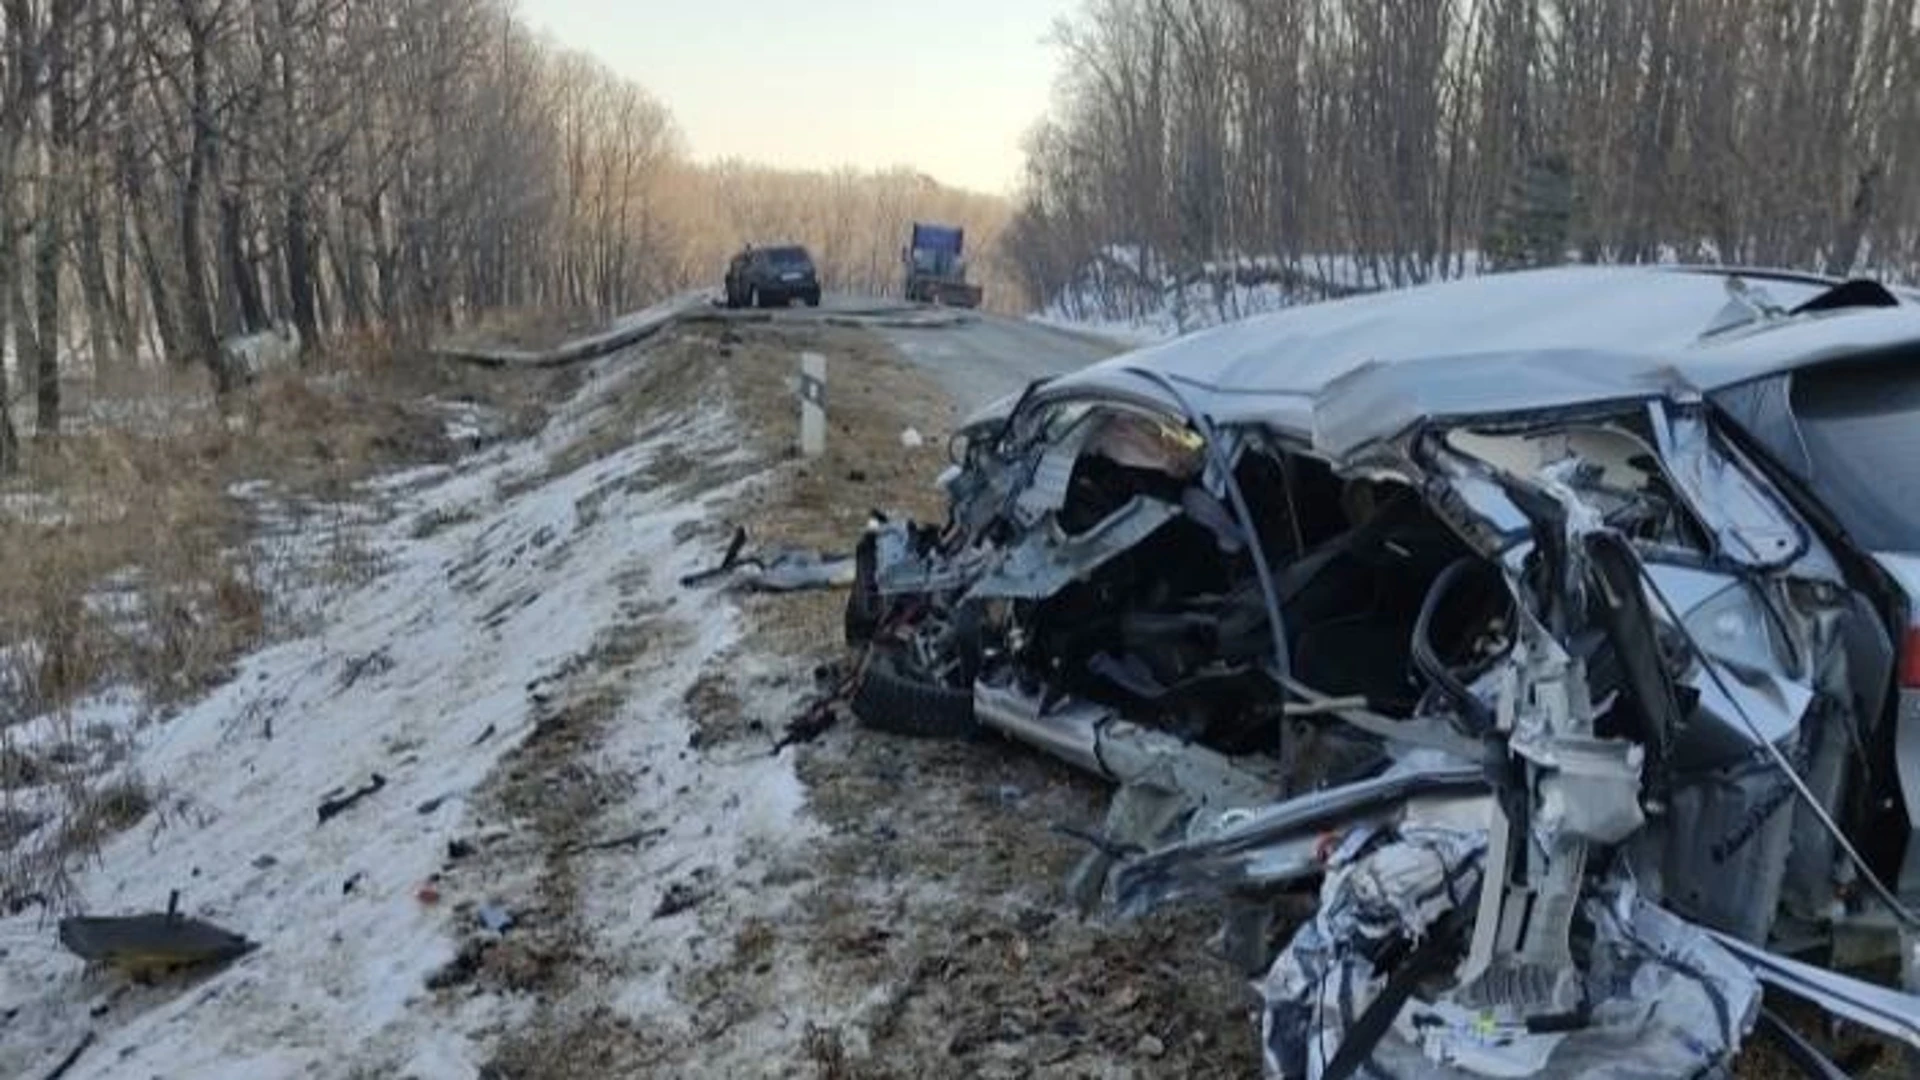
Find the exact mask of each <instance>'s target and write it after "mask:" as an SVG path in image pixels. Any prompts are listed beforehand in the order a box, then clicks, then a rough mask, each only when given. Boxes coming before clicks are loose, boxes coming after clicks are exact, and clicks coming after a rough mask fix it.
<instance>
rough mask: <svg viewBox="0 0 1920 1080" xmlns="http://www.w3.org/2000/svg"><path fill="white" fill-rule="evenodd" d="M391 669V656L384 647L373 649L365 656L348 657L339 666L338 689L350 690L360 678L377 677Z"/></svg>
mask: <svg viewBox="0 0 1920 1080" xmlns="http://www.w3.org/2000/svg"><path fill="white" fill-rule="evenodd" d="M392 670H393V657H392V656H391V655H389V654H388V652H387V650H385V649H375V650H374V651H373V652H370V653H367V654H366V655H365V656H353V657H348V658H347V662H346V663H345V664H343V665H341V668H340V689H341V690H351V689H353V687H354V686H355V685H356V684H358V683H359V682H360V680H361V679H365V678H369V677H376V678H377V677H378V676H381V675H385V674H386V673H387V672H389V671H392Z"/></svg>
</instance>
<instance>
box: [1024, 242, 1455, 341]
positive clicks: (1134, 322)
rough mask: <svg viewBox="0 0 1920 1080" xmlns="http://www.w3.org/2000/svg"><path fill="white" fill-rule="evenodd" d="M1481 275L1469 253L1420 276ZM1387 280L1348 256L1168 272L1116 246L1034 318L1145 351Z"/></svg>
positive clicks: (1260, 259)
mask: <svg viewBox="0 0 1920 1080" xmlns="http://www.w3.org/2000/svg"><path fill="white" fill-rule="evenodd" d="M1403 269H1404V268H1403ZM1484 269H1485V267H1484V264H1483V260H1482V259H1481V257H1480V255H1479V254H1478V253H1477V252H1469V253H1466V254H1464V255H1461V256H1458V257H1456V258H1454V259H1452V260H1450V261H1449V262H1448V263H1447V264H1446V265H1445V266H1443V267H1432V268H1428V269H1427V270H1426V273H1428V274H1430V275H1432V276H1436V277H1449V278H1452V277H1472V276H1475V275H1477V274H1480V273H1482V272H1483V271H1484ZM1394 280H1395V277H1394V268H1393V267H1392V266H1391V265H1389V264H1388V263H1387V262H1385V261H1382V260H1377V259H1363V258H1359V257H1356V256H1353V255H1338V254H1319V255H1306V256H1302V257H1301V258H1299V259H1284V258H1280V257H1278V256H1272V255H1240V256H1232V257H1227V258H1222V259H1217V260H1214V261H1211V262H1207V263H1205V264H1202V265H1201V266H1200V267H1199V268H1198V269H1196V270H1192V271H1188V272H1185V273H1175V272H1174V271H1173V270H1172V269H1171V268H1169V267H1166V266H1163V265H1159V264H1157V263H1156V262H1155V260H1152V259H1148V258H1144V257H1143V256H1142V255H1141V253H1140V252H1139V251H1138V250H1137V249H1132V248H1126V247H1115V248H1111V249H1109V250H1108V251H1107V252H1105V253H1104V255H1103V256H1102V257H1101V258H1100V259H1097V260H1095V261H1094V262H1093V263H1092V264H1090V265H1089V266H1088V267H1087V269H1086V270H1085V271H1083V272H1082V274H1081V275H1080V278H1079V280H1078V281H1077V282H1076V283H1075V284H1074V285H1073V286H1072V287H1070V288H1068V289H1066V290H1065V291H1064V292H1062V293H1061V294H1060V295H1059V296H1057V297H1055V298H1054V300H1053V302H1052V303H1051V304H1049V305H1047V307H1046V309H1045V310H1043V311H1041V312H1039V313H1038V314H1036V315H1035V316H1033V318H1034V319H1035V320H1036V321H1038V322H1042V323H1046V324H1048V325H1052V326H1059V327H1063V328H1066V329H1073V330H1083V331H1091V332H1093V333H1097V334H1100V335H1102V336H1104V337H1107V338H1110V339H1112V340H1115V341H1124V342H1127V343H1130V344H1134V345H1150V344H1154V343H1156V342H1161V341H1166V340H1169V339H1171V338H1176V337H1180V336H1181V335H1183V334H1190V333H1193V332H1195V331H1198V330H1205V329H1207V328H1209V327H1213V326H1219V325H1221V324H1224V323H1231V322H1237V321H1239V320H1241V319H1245V318H1249V317H1251V316H1255V315H1264V314H1267V313H1269V312H1274V311H1280V310H1282V309H1285V308H1289V307H1294V306H1296V305H1299V304H1303V303H1312V302H1314V301H1318V300H1324V299H1327V298H1328V297H1330V296H1338V295H1343V294H1350V293H1355V292H1374V291H1378V290H1381V289H1386V288H1390V287H1392V283H1393V281H1394Z"/></svg>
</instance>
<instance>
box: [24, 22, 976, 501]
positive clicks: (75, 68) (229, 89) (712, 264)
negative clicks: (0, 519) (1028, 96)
mask: <svg viewBox="0 0 1920 1080" xmlns="http://www.w3.org/2000/svg"><path fill="white" fill-rule="evenodd" d="M1007 215H1008V207H1007V206H1006V204H1005V203H1004V201H1003V200H999V199H995V198H989V197H982V196H971V195H965V194H962V193H957V192H954V191H951V190H949V189H945V188H942V187H940V186H939V185H937V184H934V183H932V182H931V181H929V180H927V179H926V178H924V177H921V176H918V175H916V174H913V173H911V172H908V171H893V172H883V173H860V172H854V171H841V172H836V173H830V174H809V173H792V172H779V171H775V170H770V169H762V168H754V167H749V166H746V165H741V164H736V163H723V164H720V165H709V166H696V165H693V164H691V163H690V162H688V161H687V160H686V157H685V153H684V149H683V146H682V140H681V138H680V136H679V133H678V130H677V128H676V127H675V125H674V123H673V120H672V117H671V115H670V114H669V112H668V111H667V109H666V108H665V107H663V106H662V105H661V104H660V103H659V102H658V101H656V100H655V99H654V98H652V97H651V96H649V95H648V94H647V92H646V91H645V90H643V89H641V88H640V87H639V86H638V85H636V84H635V83H634V82H632V81H631V80H628V79H624V78H621V77H618V76H616V75H614V74H612V73H610V72H609V71H607V70H606V69H604V68H603V67H601V66H599V65H598V64H596V63H595V62H594V61H592V60H590V59H588V58H586V57H583V56H581V55H578V54H573V53H567V52H564V51H561V50H559V49H557V48H555V47H554V46H553V45H551V44H550V43H548V42H545V41H542V40H540V39H537V38H535V37H534V36H533V35H532V34H531V33H530V32H529V31H528V30H527V29H526V28H525V26H524V25H523V24H522V23H520V22H519V21H518V20H517V19H516V18H515V16H514V13H513V10H512V6H511V0H0V344H3V345H4V349H0V354H3V355H4V356H5V357H6V358H7V360H8V363H7V364H5V365H0V471H5V470H8V469H11V468H12V466H13V464H14V462H15V461H16V460H17V456H18V443H17V440H16V437H15V433H14V422H13V419H12V417H13V410H12V409H10V408H8V407H7V406H8V403H9V402H11V401H14V400H19V399H23V398H24V399H30V400H32V401H33V402H34V403H35V408H34V410H33V417H34V420H33V427H34V432H35V434H36V435H41V436H53V435H56V434H58V432H59V430H60V426H61V423H62V419H61V415H62V410H61V406H62V402H61V389H62V374H63V373H64V374H66V375H67V376H68V377H69V378H71V377H73V376H74V375H75V374H77V373H86V374H92V375H95V376H110V375H112V374H114V373H115V372H117V371H122V370H126V369H130V368H132V367H134V366H136V365H142V364H159V363H173V364H181V365H202V366H204V367H205V368H206V369H207V370H208V372H209V375H210V378H211V381H212V383H213V385H214V387H215V389H216V390H217V391H218V392H220V393H221V394H226V393H227V392H229V391H231V390H232V389H233V388H234V385H235V382H236V379H237V378H239V376H240V373H238V372H237V371H236V370H235V369H234V366H233V365H232V364H230V363H229V362H228V361H227V360H226V359H224V358H223V355H222V352H223V350H222V347H221V345H222V342H225V341H227V340H229V339H231V338H234V337H236V336H240V335H247V334H254V333H260V332H263V331H265V330H266V329H268V328H270V327H271V328H275V330H276V331H278V332H283V333H284V332H288V331H290V330H297V331H298V335H299V339H300V341H301V343H302V345H303V347H304V348H307V349H312V348H314V347H316V346H318V345H319V344H320V343H321V342H323V341H324V340H325V339H326V338H327V337H328V336H329V335H335V334H339V333H341V332H343V331H358V330H361V329H373V330H379V331H382V332H399V333H402V334H406V335H411V336H416V337H418V336H425V335H431V334H434V333H437V332H438V331H440V330H441V329H443V328H445V327H448V326H450V325H453V324H458V323H461V322H464V321H467V320H470V319H472V318H474V317H476V316H478V315H480V314H483V313H489V312H496V311H501V310H528V309H546V310H554V309H559V310H564V311H567V312H575V313H578V312H597V313H599V314H602V315H606V314H611V313H616V312H619V311H623V310H631V309H632V308H634V307H637V306H640V305H642V304H644V303H647V302H650V301H652V300H653V299H655V298H657V297H658V296H659V295H661V294H662V293H664V292H666V291H668V290H671V289H676V288H684V287H686V286H687V285H689V284H692V283H698V282H710V281H713V280H715V279H717V277H718V274H719V270H720V268H721V267H722V266H723V265H724V263H725V260H726V257H727V255H728V254H730V253H731V251H732V250H733V249H734V248H736V247H737V246H738V245H740V244H741V243H744V242H747V241H755V240H758V241H766V240H770V239H778V238H786V239H792V240H795V241H799V242H803V243H807V244H809V245H810V246H812V247H813V248H814V249H815V250H816V252H817V253H818V255H819V257H820V259H821V261H822V263H823V267H824V269H825V271H826V273H827V275H828V278H829V282H830V287H836V288H853V289H864V290H869V291H876V292H878V291H884V289H885V287H887V286H889V285H891V284H893V283H894V279H895V278H896V277H897V274H898V263H897V252H898V247H899V244H900V243H901V240H902V238H903V237H904V235H905V230H906V226H907V223H908V222H909V221H910V220H912V219H914V218H916V217H933V218H938V219H941V220H953V221H956V222H959V223H963V224H968V225H971V226H973V228H974V240H975V243H976V247H981V248H984V247H985V246H990V245H991V243H992V240H993V236H994V233H996V232H997V231H998V229H999V228H1000V226H1001V225H1002V224H1004V221H1005V219H1006V217H1007ZM1001 291H1002V292H1003V294H1004V293H1006V292H1009V291H1010V290H1001Z"/></svg>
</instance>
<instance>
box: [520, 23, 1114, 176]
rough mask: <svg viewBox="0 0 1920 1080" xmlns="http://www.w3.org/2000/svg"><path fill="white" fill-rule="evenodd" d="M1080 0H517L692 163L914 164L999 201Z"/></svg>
mask: <svg viewBox="0 0 1920 1080" xmlns="http://www.w3.org/2000/svg"><path fill="white" fill-rule="evenodd" d="M1076 6H1077V0H786V2H784V3H783V2H779V0H520V10H521V13H522V15H524V17H525V18H526V21H527V22H528V24H530V25H531V26H532V27H533V28H534V29H535V30H536V31H545V32H547V33H549V34H551V35H552V36H553V37H554V38H555V39H557V40H558V41H559V43H560V44H561V45H563V46H566V47H568V48H573V49H579V50H582V51H584V52H588V53H591V54H593V55H594V56H596V57H598V58H599V59H600V60H601V61H602V62H604V63H605V64H607V65H608V66H609V67H611V68H613V69H614V70H615V71H617V72H620V73H621V74H624V75H628V76H631V77H632V78H634V79H635V80H637V81H639V82H640V83H641V84H642V85H644V86H645V87H646V88H647V89H648V90H650V91H652V92H653V94H654V96H655V97H658V98H659V99H660V100H661V101H662V102H663V103H665V104H666V105H667V107H668V108H670V109H672V110H673V115H674V118H675V119H676V120H678V121H679V124H680V128H681V130H682V131H683V132H685V134H686V138H687V142H688V143H689V144H690V147H691V149H692V151H693V153H694V155H695V156H696V157H698V158H701V159H712V158H721V157H739V158H745V159H750V160H754V161H759V162H764V163H767V164H771V165H781V166H790V167H796V168H831V167H834V166H837V165H847V164H850V165H857V166H860V167H862V168H886V167H889V166H894V165H911V166H913V167H914V168H917V169H919V170H920V171H922V172H925V173H927V174H928V175H930V176H933V177H934V178H936V179H938V180H941V181H943V182H945V183H949V184H954V185H958V186H962V187H970V188H975V189H978V190H982V191H995V192H1005V191H1010V190H1012V188H1013V187H1014V185H1015V184H1016V183H1017V181H1018V180H1019V177H1020V165H1021V155H1020V140H1021V137H1022V136H1023V135H1025V134H1026V132H1027V130H1028V129H1029V128H1030V127H1032V126H1033V124H1034V123H1035V122H1036V121H1038V120H1039V119H1040V118H1041V116H1042V114H1043V113H1044V112H1045V111H1046V107H1047V102H1048V98H1049V95H1050V92H1051V89H1052V86H1053V78H1054V70H1055V64H1056V62H1057V59H1058V54H1057V53H1056V51H1055V50H1054V49H1052V48H1051V47H1050V46H1048V45H1047V44H1046V43H1045V39H1046V37H1047V33H1048V30H1049V29H1050V28H1051V26H1052V25H1053V21H1054V19H1055V18H1057V17H1058V16H1061V15H1065V14H1068V13H1069V12H1071V11H1072V10H1073V9H1074V8H1075V7H1076Z"/></svg>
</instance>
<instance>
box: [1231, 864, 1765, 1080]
mask: <svg viewBox="0 0 1920 1080" xmlns="http://www.w3.org/2000/svg"><path fill="white" fill-rule="evenodd" d="M1482 843H1484V840H1483V839H1481V838H1479V837H1477V836H1475V835H1474V834H1464V833H1451V832H1447V831H1443V830H1428V831H1418V832H1416V831H1407V832H1404V833H1401V834H1399V835H1396V836H1394V837H1392V838H1391V839H1390V840H1388V841H1387V842H1385V843H1383V844H1381V845H1380V846H1379V847H1377V848H1375V849H1374V850H1373V851H1372V852H1371V853H1369V854H1367V855H1365V856H1362V857H1361V858H1359V859H1356V860H1354V861H1353V862H1351V863H1349V864H1347V865H1345V866H1342V867H1340V868H1339V869H1337V870H1335V871H1334V872H1333V873H1331V874H1330V875H1329V876H1328V879H1327V883H1326V886H1325V888H1324V889H1323V892H1322V898H1323V899H1322V904H1321V909H1320V913H1319V914H1318V915H1316V916H1315V918H1314V919H1313V920H1312V921H1311V922H1309V923H1308V924H1306V925H1305V926H1303V927H1302V928H1301V930H1300V931H1299V932H1298V933H1297V934H1296V935H1295V937H1294V939H1293V942H1292V943H1291V944H1290V945H1289V946H1288V947H1287V949H1286V951H1284V952H1283V953H1282V954H1281V956H1280V959H1279V960H1277V961H1276V962H1275V963H1274V966H1273V969H1272V970H1271V971H1270V972H1269V973H1268V975H1267V977H1266V979H1265V980H1264V982H1263V983H1262V986H1261V992H1262V996H1263V997H1264V999H1265V1001H1266V1009H1265V1011H1264V1014H1263V1022H1262V1029H1263V1036H1264V1037H1263V1047H1264V1050H1265V1065H1266V1073H1267V1075H1268V1076H1269V1077H1271V1078H1274V1080H1281V1078H1287V1080H1293V1078H1300V1077H1305V1078H1309V1080H1319V1078H1321V1077H1326V1076H1329V1075H1331V1073H1330V1070H1331V1069H1332V1068H1333V1067H1335V1066H1343V1067H1344V1066H1346V1065H1348V1064H1349V1063H1351V1062H1352V1060H1353V1059H1354V1058H1355V1057H1356V1056H1358V1057H1360V1060H1361V1062H1362V1065H1361V1067H1360V1069H1359V1070H1358V1072H1357V1073H1349V1075H1378V1074H1385V1075H1390V1076H1395V1077H1399V1078H1401V1080H1464V1078H1466V1077H1488V1076H1496V1077H1529V1076H1542V1077H1544V1076H1552V1077H1567V1078H1574V1080H1640V1078H1645V1077H1656V1076H1671V1077H1689V1076H1700V1075H1711V1074H1712V1073H1713V1072H1714V1070H1717V1069H1721V1068H1725V1067H1726V1066H1727V1065H1729V1064H1730V1063H1731V1061H1732V1059H1733V1057H1734V1056H1735V1054H1736V1053H1737V1051H1738V1047H1739V1046H1740V1044H1741V1041H1742V1039H1743V1038H1744V1037H1745V1035H1746V1033H1747V1032H1748V1031H1749V1030H1750V1029H1751V1027H1752V1025H1753V1023H1754V1020H1755V1018H1756V1016H1757V1013H1758V1009H1759V1003H1760V993H1759V984H1758V982H1757V981H1756V980H1755V979H1753V977H1752V976H1751V975H1750V974H1749V973H1748V972H1747V971H1746V970H1745V968H1744V967H1742V966H1741V964H1740V963H1739V962H1738V961H1737V960H1736V959H1735V958H1734V957H1733V956H1732V955H1731V954H1730V953H1728V952H1727V951H1726V950H1724V949H1722V948H1721V947H1720V946H1719V945H1717V944H1716V943H1715V942H1714V940H1713V939H1712V938H1711V937H1710V936H1709V935H1707V934H1706V932H1704V931H1702V930H1700V929H1698V928H1696V927H1693V926H1689V925H1688V924H1686V923H1684V922H1682V921H1681V920H1679V919H1677V918H1675V917H1673V916H1672V915H1670V914H1668V913H1666V912H1664V911H1662V910H1660V909H1659V908H1658V907H1656V906H1654V905H1652V904H1649V903H1647V902H1646V901H1645V900H1644V899H1642V898H1641V897H1639V896H1638V895H1637V894H1636V893H1635V892H1634V891H1633V890H1632V889H1631V888H1627V887H1622V886H1617V885H1616V886H1613V887H1611V888H1609V889H1608V890H1607V891H1605V892H1603V893H1601V894H1600V895H1598V896H1596V897H1595V898H1594V899H1593V900H1591V901H1589V902H1588V903H1587V905H1586V914H1587V917H1588V919H1589V921H1590V922H1591V924H1592V926H1593V930H1594V944H1593V948H1592V949H1591V952H1590V955H1591V958H1592V959H1591V967H1590V968H1589V969H1588V970H1586V971H1584V972H1579V973H1573V978H1572V980H1571V981H1565V980H1562V979H1560V978H1557V977H1556V974H1568V973H1564V972H1563V973H1553V972H1545V971H1537V970H1535V971H1529V970H1520V969H1515V970H1508V971H1505V972H1502V973H1499V974H1500V977H1499V978H1498V979H1494V980H1483V981H1482V982H1480V983H1477V984H1474V985H1469V986H1464V987H1463V986H1458V985H1450V986H1449V984H1447V983H1446V981H1445V980H1444V978H1440V979H1439V984H1440V985H1443V986H1449V988H1448V989H1446V990H1445V991H1444V992H1441V993H1438V994H1434V993H1431V992H1429V993H1427V994H1424V995H1423V994H1421V993H1417V992H1416V993H1413V994H1409V995H1408V997H1407V1000H1406V1001H1405V1002H1404V1003H1403V1004H1397V1007H1395V1008H1394V1014H1393V1016H1392V1018H1391V1022H1390V1025H1389V1026H1388V1028H1387V1030H1385V1031H1384V1032H1381V1033H1380V1034H1379V1036H1378V1041H1377V1042H1376V1043H1375V1044H1374V1045H1373V1046H1371V1047H1370V1048H1368V1049H1367V1050H1366V1052H1365V1053H1364V1055H1357V1054H1356V1053H1354V1052H1353V1049H1352V1048H1349V1047H1346V1046H1345V1045H1344V1043H1345V1041H1346V1040H1347V1038H1348V1037H1349V1036H1350V1035H1351V1036H1354V1037H1362V1038H1364V1037H1367V1036H1368V1035H1370V1034H1371V1032H1369V1031H1368V1030H1366V1029H1364V1028H1363V1026H1362V1025H1363V1023H1364V1022H1365V1021H1366V1020H1367V1019H1368V1012H1369V1009H1370V1007H1372V1006H1374V1005H1376V1004H1377V1003H1378V1002H1380V1001H1382V1000H1383V995H1384V993H1385V992H1386V991H1387V990H1388V989H1389V984H1390V979H1389V977H1388V974H1387V973H1386V972H1383V971H1380V970H1377V969H1376V968H1375V967H1374V964H1373V961H1372V960H1371V959H1370V957H1371V956H1373V955H1377V953H1378V951H1379V950H1380V949H1381V948H1383V947H1384V946H1385V945H1387V944H1389V943H1391V942H1393V941H1396V940H1399V941H1411V942H1421V941H1424V940H1426V939H1427V937H1428V936H1429V935H1430V934H1433V933H1436V932H1444V930H1443V929H1442V927H1443V924H1444V920H1445V918H1446V916H1447V915H1448V914H1449V913H1450V912H1453V911H1455V910H1456V909H1457V908H1458V907H1459V905H1461V904H1464V903H1466V902H1467V901H1466V896H1467V894H1469V893H1471V891H1472V890H1473V888H1476V887H1478V885H1479V883H1480V882H1479V873H1480V871H1479V858H1480V857H1481V855H1482V854H1484V849H1483V848H1482V847H1480V845H1481V844H1482ZM1443 951H1449V950H1443ZM1445 970H1446V968H1445V965H1444V964H1436V965H1435V974H1436V976H1437V977H1439V976H1444V973H1445ZM1385 1000H1387V1002H1388V1004H1389V1007H1393V1006H1395V1005H1396V1003H1395V1002H1394V1001H1393V1000H1392V999H1385ZM1542 1010H1548V1011H1542ZM1375 1070H1377V1072H1376V1071H1375Z"/></svg>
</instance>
